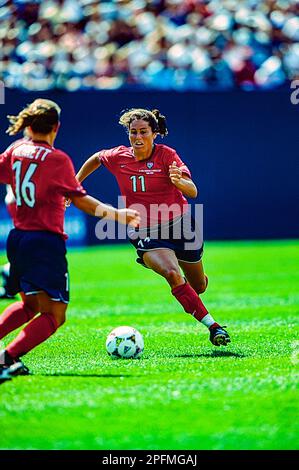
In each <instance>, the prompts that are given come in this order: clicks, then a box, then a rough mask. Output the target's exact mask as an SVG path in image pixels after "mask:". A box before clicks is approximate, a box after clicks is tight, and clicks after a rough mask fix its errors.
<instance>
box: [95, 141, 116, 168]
mask: <svg viewBox="0 0 299 470" xmlns="http://www.w3.org/2000/svg"><path fill="white" fill-rule="evenodd" d="M118 149H119V147H114V148H112V149H107V150H101V151H100V152H99V153H98V155H99V157H100V159H101V163H102V164H103V165H104V166H105V167H106V168H107V170H109V171H111V173H114V172H115V170H116V165H117V155H118Z"/></svg>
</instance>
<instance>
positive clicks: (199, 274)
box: [179, 260, 230, 346]
mask: <svg viewBox="0 0 299 470" xmlns="http://www.w3.org/2000/svg"><path fill="white" fill-rule="evenodd" d="M179 265H180V267H181V268H182V270H183V272H184V274H185V277H186V279H187V281H188V282H189V283H190V285H191V286H192V287H193V289H194V290H195V292H196V293H197V294H202V293H203V292H205V290H206V288H207V285H208V277H207V275H206V274H205V273H204V269H203V264H202V261H201V260H200V261H198V262H196V263H190V262H187V261H179ZM201 322H202V323H203V324H204V325H205V326H206V327H207V328H208V329H209V331H210V341H211V343H212V344H214V345H215V346H220V345H224V346H225V345H226V344H227V343H229V342H230V337H229V334H228V333H227V331H226V330H225V329H224V327H221V326H220V325H219V323H217V322H216V321H215V319H214V318H213V316H212V315H211V314H208V315H206V317H203V318H202V320H201Z"/></svg>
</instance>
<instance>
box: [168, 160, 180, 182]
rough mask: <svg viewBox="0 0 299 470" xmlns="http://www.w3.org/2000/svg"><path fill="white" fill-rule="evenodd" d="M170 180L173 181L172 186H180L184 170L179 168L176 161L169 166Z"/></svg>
mask: <svg viewBox="0 0 299 470" xmlns="http://www.w3.org/2000/svg"><path fill="white" fill-rule="evenodd" d="M169 178H170V179H171V182H172V184H174V185H175V186H176V185H177V184H179V182H180V180H181V178H182V170H181V169H180V168H179V167H178V166H177V162H176V161H174V162H172V164H171V165H169Z"/></svg>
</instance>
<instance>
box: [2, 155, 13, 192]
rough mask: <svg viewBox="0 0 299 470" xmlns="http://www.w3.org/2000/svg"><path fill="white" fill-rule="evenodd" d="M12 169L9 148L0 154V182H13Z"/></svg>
mask: <svg viewBox="0 0 299 470" xmlns="http://www.w3.org/2000/svg"><path fill="white" fill-rule="evenodd" d="M11 182H12V169H11V162H10V152H9V148H8V149H7V150H6V151H5V152H3V153H1V154H0V183H5V184H11Z"/></svg>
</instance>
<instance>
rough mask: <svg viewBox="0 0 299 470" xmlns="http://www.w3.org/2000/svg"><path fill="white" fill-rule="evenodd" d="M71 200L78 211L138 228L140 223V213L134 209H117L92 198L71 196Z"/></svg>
mask: <svg viewBox="0 0 299 470" xmlns="http://www.w3.org/2000/svg"><path fill="white" fill-rule="evenodd" d="M70 199H71V200H72V202H73V203H74V205H75V206H76V207H78V209H80V210H82V211H83V212H86V214H89V215H94V216H96V217H105V218H106V219H109V220H116V221H117V222H120V223H122V224H128V225H131V226H132V227H137V226H138V225H139V223H140V216H139V212H137V211H135V210H132V209H116V208H115V207H113V206H109V205H108V204H104V203H103V202H100V201H98V200H97V199H95V198H94V197H92V196H89V195H86V196H71V197H70Z"/></svg>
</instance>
